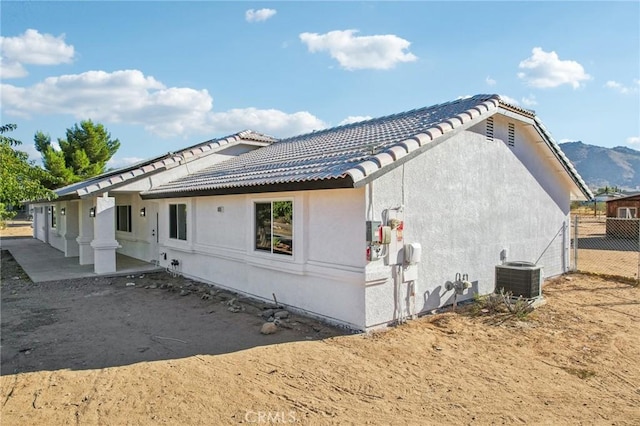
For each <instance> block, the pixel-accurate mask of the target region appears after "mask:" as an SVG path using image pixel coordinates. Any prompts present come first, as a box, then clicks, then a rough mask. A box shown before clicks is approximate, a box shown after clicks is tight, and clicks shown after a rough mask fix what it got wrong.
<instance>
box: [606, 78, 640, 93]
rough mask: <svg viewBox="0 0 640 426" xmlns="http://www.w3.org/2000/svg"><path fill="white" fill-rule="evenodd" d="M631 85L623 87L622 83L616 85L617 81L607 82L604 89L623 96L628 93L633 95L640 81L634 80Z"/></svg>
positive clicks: (639, 85)
mask: <svg viewBox="0 0 640 426" xmlns="http://www.w3.org/2000/svg"><path fill="white" fill-rule="evenodd" d="M633 83H634V84H633V85H631V86H625V85H624V84H622V83H618V82H617V81H613V80H609V81H607V82H606V83H605V85H604V87H606V88H608V89H613V90H615V91H616V92H619V93H622V94H623V95H627V94H629V93H635V92H637V91H638V88H640V80H634V81H633Z"/></svg>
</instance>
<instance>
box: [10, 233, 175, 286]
mask: <svg viewBox="0 0 640 426" xmlns="http://www.w3.org/2000/svg"><path fill="white" fill-rule="evenodd" d="M0 248H2V249H3V250H9V252H11V254H12V255H13V257H14V259H15V260H16V262H18V263H19V264H20V266H22V269H24V272H25V273H26V274H27V275H29V278H31V281H33V282H36V283H39V282H45V281H58V280H66V279H74V278H85V277H98V276H118V275H129V274H139V273H144V272H154V271H161V270H163V268H160V267H158V266H156V265H154V264H151V263H148V262H143V261H142V260H138V259H134V258H132V257H129V256H125V255H122V254H116V272H113V273H109V274H101V275H98V274H96V273H95V272H94V271H93V265H80V264H79V260H78V257H64V253H62V252H61V251H59V250H56V249H55V248H53V247H51V246H50V245H48V244H46V243H44V242H42V241H40V240H36V239H34V238H0Z"/></svg>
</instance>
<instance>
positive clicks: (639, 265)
mask: <svg viewBox="0 0 640 426" xmlns="http://www.w3.org/2000/svg"><path fill="white" fill-rule="evenodd" d="M636 223H637V224H638V246H637V247H636V248H637V250H638V275H636V285H640V219H637V220H636Z"/></svg>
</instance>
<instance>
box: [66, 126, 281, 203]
mask: <svg viewBox="0 0 640 426" xmlns="http://www.w3.org/2000/svg"><path fill="white" fill-rule="evenodd" d="M240 141H249V142H258V143H260V144H269V143H273V142H275V141H276V139H275V138H273V137H271V136H267V135H263V134H261V133H256V132H254V131H252V130H244V131H241V132H238V133H236V134H234V135H230V136H226V137H223V138H219V139H211V140H208V141H205V142H201V143H198V144H196V145H192V146H190V147H187V148H184V149H182V150H180V151H178V152H169V153H167V154H164V155H160V156H158V157H154V158H151V159H148V160H144V161H141V162H139V163H136V164H133V165H130V166H126V167H123V168H120V169H117V170H111V171H108V172H106V173H103V174H101V175H99V176H95V177H93V178H91V179H88V180H85V181H82V182H78V183H74V184H71V185H67V186H65V187H62V188H59V189H57V190H56V191H55V193H56V194H57V196H58V199H59V200H65V199H73V198H82V197H86V196H89V195H95V194H96V193H101V192H104V191H107V190H108V189H110V188H113V187H117V186H120V185H123V184H125V183H129V182H133V181H135V180H137V179H139V178H141V177H145V176H148V175H150V174H153V173H156V172H159V171H162V170H166V169H169V168H171V167H173V166H176V165H179V164H180V163H181V162H183V161H185V160H186V161H188V160H190V159H193V158H199V157H203V156H205V155H208V154H211V153H214V152H216V151H218V150H220V149H221V148H223V147H224V146H225V145H228V144H232V143H235V142H240Z"/></svg>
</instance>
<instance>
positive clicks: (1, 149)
mask: <svg viewBox="0 0 640 426" xmlns="http://www.w3.org/2000/svg"><path fill="white" fill-rule="evenodd" d="M16 127H17V126H16V125H15V124H5V125H3V126H0V218H3V219H7V218H11V217H13V214H12V212H8V211H7V207H8V206H16V205H19V204H22V202H24V201H25V200H42V199H46V200H50V199H53V198H55V194H54V193H53V192H52V191H50V190H49V189H47V188H46V187H45V185H44V184H43V182H49V183H50V182H55V178H53V177H52V176H51V175H50V174H49V173H47V171H46V170H44V169H42V168H40V167H37V166H36V165H35V164H34V162H33V161H29V155H28V154H27V153H26V152H23V151H19V150H17V149H15V147H16V146H19V145H21V144H22V142H20V141H19V140H17V139H14V138H12V137H10V136H6V135H5V133H8V132H10V131H13V130H15V129H16Z"/></svg>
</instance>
